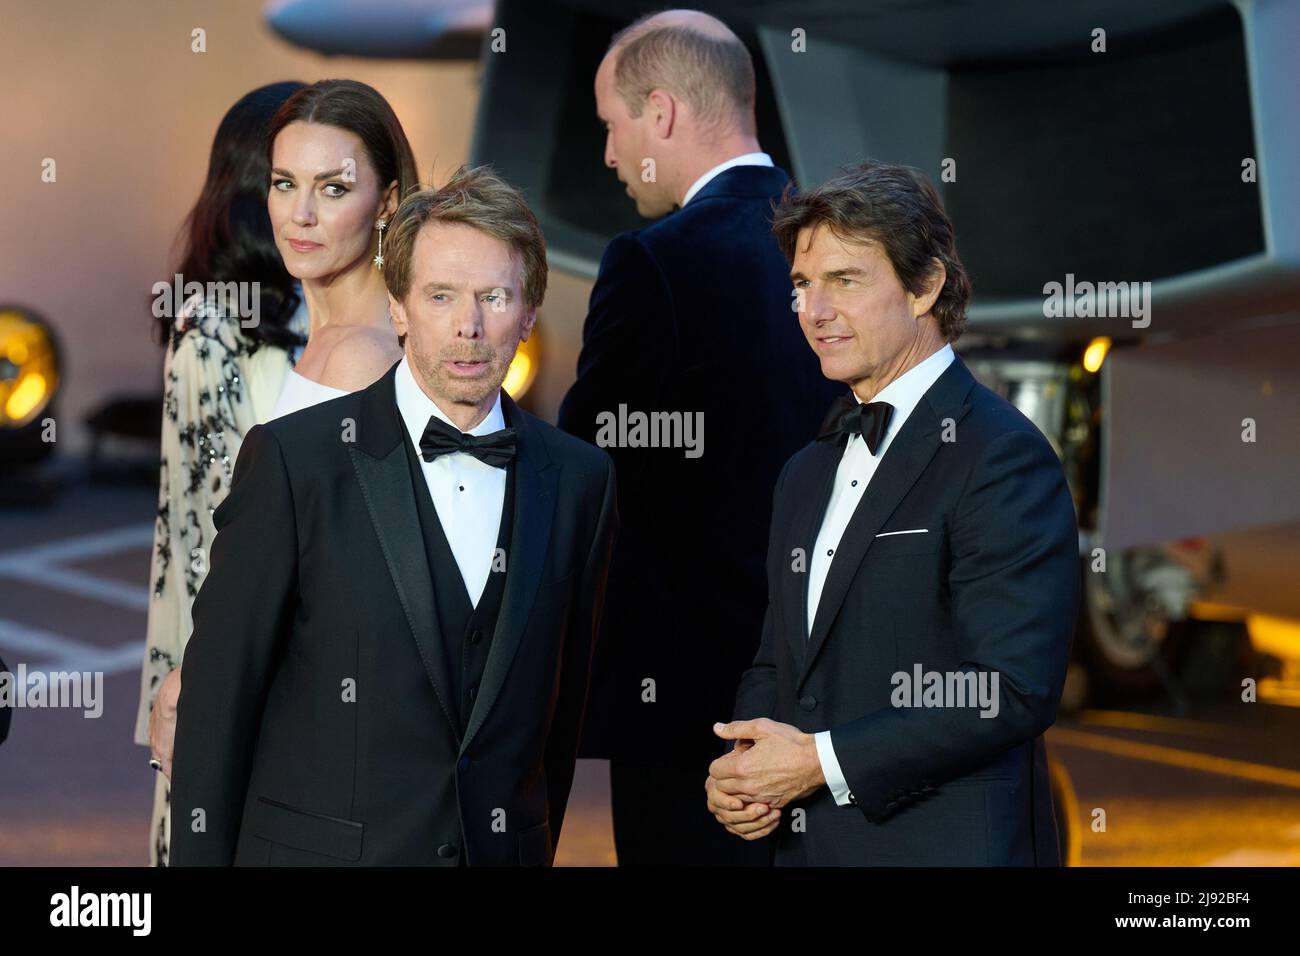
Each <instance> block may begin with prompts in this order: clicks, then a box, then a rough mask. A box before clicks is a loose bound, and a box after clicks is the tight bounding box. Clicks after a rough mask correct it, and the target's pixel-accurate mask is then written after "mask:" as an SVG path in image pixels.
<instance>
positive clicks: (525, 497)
mask: <svg viewBox="0 0 1300 956" xmlns="http://www.w3.org/2000/svg"><path fill="white" fill-rule="evenodd" d="M501 404H502V407H503V408H504V410H505V414H506V420H507V422H508V423H509V425H510V426H511V427H512V428H514V429H515V431H516V432H517V433H518V444H517V445H516V452H515V500H514V512H513V514H514V524H513V526H512V528H511V535H510V547H509V550H508V551H507V553H506V582H505V594H504V595H503V596H502V599H501V613H500V615H499V616H498V617H497V626H496V631H495V632H494V634H493V637H492V647H491V649H490V650H489V651H488V659H487V663H486V664H485V665H484V668H483V680H482V683H481V684H480V685H479V692H478V695H477V697H476V698H475V700H474V708H473V710H472V711H471V712H470V719H469V726H468V728H467V730H466V732H465V740H464V742H463V743H462V744H461V749H462V750H464V749H465V748H466V747H468V746H469V744H470V741H471V740H473V739H474V735H475V734H476V733H477V732H478V730H479V728H480V727H482V726H483V721H484V720H485V719H486V718H487V715H488V713H489V712H490V711H491V710H492V706H493V704H495V703H496V700H497V697H498V696H499V695H500V693H501V686H502V684H504V683H505V679H506V674H507V673H508V672H509V670H510V664H511V662H512V661H513V660H514V658H515V652H516V651H518V649H519V642H520V640H522V638H523V636H524V628H525V626H526V625H527V623H528V617H529V614H530V613H531V611H532V608H533V600H534V599H535V598H536V597H537V587H538V584H539V582H540V579H541V575H542V568H543V567H544V566H545V565H546V555H547V551H548V550H549V548H550V543H551V522H552V519H553V518H554V516H555V497H556V488H557V485H558V482H559V472H560V469H559V466H557V465H555V464H554V463H553V462H552V461H551V458H550V455H548V454H547V452H546V445H545V443H544V442H543V441H542V437H541V436H540V435H539V434H538V433H537V430H536V429H535V428H534V426H533V424H532V422H531V421H530V420H529V419H528V418H527V417H526V416H525V415H524V414H523V413H522V412H521V411H520V410H519V407H518V406H517V405H516V404H515V403H514V402H513V401H512V400H511V399H510V396H509V395H507V394H505V393H504V392H503V393H502V394H501Z"/></svg>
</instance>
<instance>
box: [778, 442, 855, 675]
mask: <svg viewBox="0 0 1300 956" xmlns="http://www.w3.org/2000/svg"><path fill="white" fill-rule="evenodd" d="M812 454H813V462H812V465H811V466H810V468H811V472H812V475H813V480H812V481H811V482H810V483H809V484H810V488H809V490H811V491H814V492H815V493H814V494H812V495H809V496H806V497H802V498H800V499H799V500H800V502H801V505H800V508H799V510H798V511H797V512H796V513H795V517H794V522H793V528H792V530H793V531H794V538H793V540H794V542H795V547H799V548H803V553H804V560H803V569H802V570H801V571H800V572H799V573H790V574H787V575H786V576H785V582H786V586H785V595H784V597H785V625H784V628H783V629H784V630H785V636H786V638H787V639H788V640H789V642H790V650H791V651H792V652H793V653H794V659H795V660H796V661H799V662H800V663H801V664H802V661H803V659H804V656H805V655H806V654H807V652H808V567H809V565H810V564H811V563H812V553H813V546H814V545H815V544H816V543H817V532H818V530H819V529H820V528H821V526H822V521H823V520H824V519H825V515H826V509H827V507H828V505H829V504H830V500H831V491H832V489H833V488H834V487H835V472H836V470H837V469H838V468H839V464H840V457H841V455H842V454H843V449H842V448H841V447H840V446H839V445H837V444H835V443H834V442H829V441H824V442H817V443H816V444H814V445H813V447H812ZM790 558H791V559H793V555H790ZM786 559H787V556H786V555H784V554H783V555H782V556H781V560H782V561H785V560H786Z"/></svg>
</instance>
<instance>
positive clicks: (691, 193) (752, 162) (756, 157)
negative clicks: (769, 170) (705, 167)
mask: <svg viewBox="0 0 1300 956" xmlns="http://www.w3.org/2000/svg"><path fill="white" fill-rule="evenodd" d="M773 165H775V164H774V163H773V162H772V157H771V156H769V155H767V153H745V154H744V155H743V156H737V157H735V158H734V159H729V160H727V161H726V162H725V163H718V165H716V166H714V167H713V168H712V169H710V170H709V171H708V172H707V173H705V174H704V175H703V176H701V177H700V178H699V179H697V180H695V182H693V183H691V188H690V189H688V190H686V196H685V197H684V198H683V199H682V205H683V206H685V205H686V204H687V203H688V202H690V201H691V200H692V199H694V198H695V194H696V193H697V192H699V191H700V190H701V189H703V188H704V187H705V186H707V185H708V184H709V180H711V179H713V177H714V176H716V175H718V173H720V172H722V171H723V170H727V169H730V168H731V167H732V166H773Z"/></svg>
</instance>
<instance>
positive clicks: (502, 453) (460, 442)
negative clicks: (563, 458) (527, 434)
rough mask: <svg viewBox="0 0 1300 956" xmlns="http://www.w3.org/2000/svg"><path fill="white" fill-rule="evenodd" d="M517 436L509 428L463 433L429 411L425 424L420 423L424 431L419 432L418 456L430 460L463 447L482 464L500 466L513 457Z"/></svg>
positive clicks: (464, 450)
mask: <svg viewBox="0 0 1300 956" xmlns="http://www.w3.org/2000/svg"><path fill="white" fill-rule="evenodd" d="M517 437H518V435H517V433H516V432H515V430H514V429H513V428H503V429H501V430H500V431H496V432H492V433H491V434H490V435H467V434H466V433H465V432H462V431H461V430H460V429H459V428H453V427H452V426H451V425H448V424H447V423H446V422H444V421H443V420H442V419H441V418H439V417H438V416H437V415H430V416H429V424H427V425H425V426H424V434H423V435H421V436H420V457H421V458H423V459H424V460H425V461H433V460H434V459H435V458H437V457H438V456H439V455H452V454H455V453H456V452H458V451H463V452H465V454H467V455H473V456H474V457H475V458H477V459H478V460H479V461H481V462H483V464H485V465H491V466H492V467H493V468H504V467H505V466H506V465H508V464H510V462H511V461H512V460H513V459H514V457H515V444H516V439H517Z"/></svg>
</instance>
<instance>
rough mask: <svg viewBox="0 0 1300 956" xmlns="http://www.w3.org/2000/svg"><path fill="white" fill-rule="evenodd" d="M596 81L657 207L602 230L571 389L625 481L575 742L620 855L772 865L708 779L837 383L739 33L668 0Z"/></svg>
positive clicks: (640, 192) (618, 143)
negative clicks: (592, 771) (789, 513)
mask: <svg viewBox="0 0 1300 956" xmlns="http://www.w3.org/2000/svg"><path fill="white" fill-rule="evenodd" d="M595 90H596V105H597V112H598V114H599V116H600V118H601V120H602V121H603V122H604V123H605V125H606V127H607V129H608V136H607V140H606V150H605V162H606V165H608V166H609V167H611V168H612V169H615V170H616V171H617V175H618V178H619V180H620V181H621V182H624V183H626V185H627V191H628V194H629V196H631V197H632V199H633V200H635V202H636V206H637V210H638V212H640V213H641V214H642V215H643V216H646V217H648V218H654V217H661V216H662V217H664V218H662V219H660V220H659V221H658V222H656V223H654V224H652V225H650V226H647V227H646V228H644V229H641V230H639V231H636V232H631V233H626V234H624V235H620V236H617V237H616V238H615V239H614V240H613V241H612V242H611V243H610V244H609V247H608V248H607V249H606V251H605V255H604V258H603V259H602V261H601V264H600V274H599V275H598V277H597V279H596V284H595V288H594V289H593V290H592V293H591V302H590V309H589V312H588V315H587V320H586V324H585V326H584V328H583V344H582V352H581V355H580V357H579V359H578V375H577V381H576V382H575V383H574V385H573V387H572V389H571V390H570V392H569V394H568V395H567V397H566V398H565V400H564V403H563V405H562V406H561V409H560V416H559V424H560V427H561V428H563V429H565V430H566V431H569V432H572V433H573V434H575V435H577V436H579V437H581V438H584V439H586V440H587V441H590V442H593V443H595V444H599V445H602V446H604V447H607V448H608V450H609V452H610V454H611V455H612V456H613V458H614V463H615V466H616V468H617V470H618V480H619V510H620V518H621V526H620V534H619V543H618V545H617V548H616V553H615V557H614V564H613V567H612V569H611V571H610V584H609V597H608V600H607V602H606V606H605V624H604V629H603V631H602V635H601V640H600V650H599V651H598V652H597V666H596V678H595V680H594V682H593V688H592V702H591V705H590V708H589V712H588V719H587V732H586V734H585V736H584V743H583V751H582V754H583V756H587V757H599V758H607V759H609V760H610V761H611V764H610V787H611V791H612V805H613V806H612V809H613V818H614V841H615V845H616V847H617V851H618V861H619V864H620V865H624V866H628V865H642V864H670V865H689V864H713V865H723V864H742V865H743V864H767V863H770V848H769V847H768V846H766V845H758V846H749V845H746V844H744V843H742V842H741V841H739V840H733V839H731V838H730V837H728V836H727V835H726V834H725V833H723V832H722V831H721V830H720V829H719V828H718V826H717V825H716V824H715V823H714V821H713V820H712V818H711V817H710V816H709V814H708V812H707V810H706V808H705V807H704V806H702V805H701V802H700V799H699V795H700V780H701V779H703V777H704V774H705V771H706V770H707V768H708V765H709V761H710V760H712V759H713V757H715V756H716V755H717V753H718V742H717V740H716V739H715V738H714V737H713V735H712V733H711V732H710V730H709V728H710V726H711V725H712V724H713V722H714V721H716V720H718V719H719V718H720V717H722V718H725V717H726V716H727V715H728V714H729V713H730V712H731V705H732V702H733V701H732V692H733V689H734V688H735V685H736V682H737V681H738V680H739V678H740V675H741V673H742V672H743V671H744V670H745V668H746V667H748V666H749V662H750V660H752V658H753V656H754V651H755V649H756V648H757V635H758V633H759V629H760V626H761V624H762V620H763V609H764V607H766V604H767V595H766V582H765V580H764V574H763V564H762V551H763V546H764V543H765V542H766V540H767V526H768V518H769V509H770V508H771V502H772V499H771V494H772V489H773V487H775V483H776V476H777V474H778V473H779V472H780V469H781V465H782V464H783V463H784V461H785V460H786V459H787V458H788V457H789V456H790V455H791V454H793V453H794V451H795V450H796V449H798V448H800V447H801V446H802V445H803V444H804V443H805V442H808V441H810V440H811V439H812V438H813V437H814V436H815V434H816V429H817V426H818V424H819V423H820V422H821V419H822V416H823V415H824V414H825V412H826V408H827V407H828V405H829V404H830V402H831V401H832V400H833V399H834V398H835V396H836V395H838V394H839V393H840V392H842V391H843V388H842V387H840V386H838V385H836V384H835V383H832V382H829V381H827V380H826V379H824V378H823V377H822V376H821V374H820V371H819V370H818V368H817V363H816V361H815V359H814V358H813V356H812V355H810V354H809V353H808V350H807V348H806V347H805V346H804V344H803V341H802V336H801V335H800V333H799V324H798V318H797V316H796V315H795V313H794V311H793V309H792V307H791V306H792V297H791V291H790V285H789V280H788V278H787V275H786V273H787V269H788V266H787V264H786V262H785V260H784V258H783V257H782V255H781V251H780V249H779V248H778V247H777V245H776V243H775V241H774V239H773V237H772V235H771V217H772V207H773V206H774V204H775V202H776V200H777V199H778V198H779V197H780V195H781V191H782V190H783V189H784V188H785V186H786V185H787V184H788V182H789V178H788V177H787V176H786V174H785V173H784V172H783V171H782V170H780V169H777V168H775V167H773V165H772V160H771V158H770V157H769V156H768V155H767V154H766V153H763V152H761V150H760V146H759V143H758V140H757V138H756V135H755V122H754V71H753V64H752V62H751V60H750V56H749V52H748V51H747V50H746V49H745V46H744V45H743V44H742V43H741V42H740V41H739V40H738V39H737V38H736V36H735V35H734V34H733V33H732V32H731V31H730V30H729V29H727V27H726V26H725V25H723V24H722V23H720V22H719V21H718V20H715V19H714V18H713V17H710V16H706V15H705V14H702V13H695V12H692V11H669V12H666V13H661V14H657V15H655V16H653V17H650V18H648V19H644V20H641V21H638V22H637V23H634V24H633V25H632V26H631V27H629V28H628V29H627V30H625V31H623V32H621V33H619V34H618V35H617V36H615V37H614V39H613V41H612V43H611V45H610V49H609V52H608V53H607V54H606V56H605V58H604V60H603V62H602V63H601V65H600V69H599V71H598V72H597V74H596V80H595ZM674 207H680V208H677V209H676V211H672V210H673V209H674ZM655 413H675V414H676V415H677V416H678V419H679V421H680V423H681V428H680V431H679V432H678V433H677V437H678V439H679V440H678V441H673V440H671V439H672V437H673V436H671V435H670V436H668V438H669V441H667V442H664V443H659V442H657V441H656V438H663V437H664V436H663V435H662V434H660V435H659V436H651V435H648V434H647V435H644V436H643V437H642V438H641V439H638V437H637V435H636V434H635V432H634V431H633V429H634V428H635V425H636V422H635V418H636V416H641V415H646V416H648V415H652V414H655ZM616 419H617V420H618V424H619V426H620V428H621V426H622V423H623V422H629V423H630V426H631V427H629V428H627V429H626V430H625V431H626V438H627V441H626V442H623V441H622V440H621V439H622V437H623V435H622V434H621V433H619V430H618V429H615V428H614V427H612V426H613V424H614V423H615V420H616ZM602 425H605V426H606V430H604V432H602ZM611 439H613V441H612V442H611ZM641 441H644V442H645V445H651V443H655V444H660V447H653V446H652V447H646V446H645V445H642V444H640V442H641ZM662 444H667V445H668V447H662Z"/></svg>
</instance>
